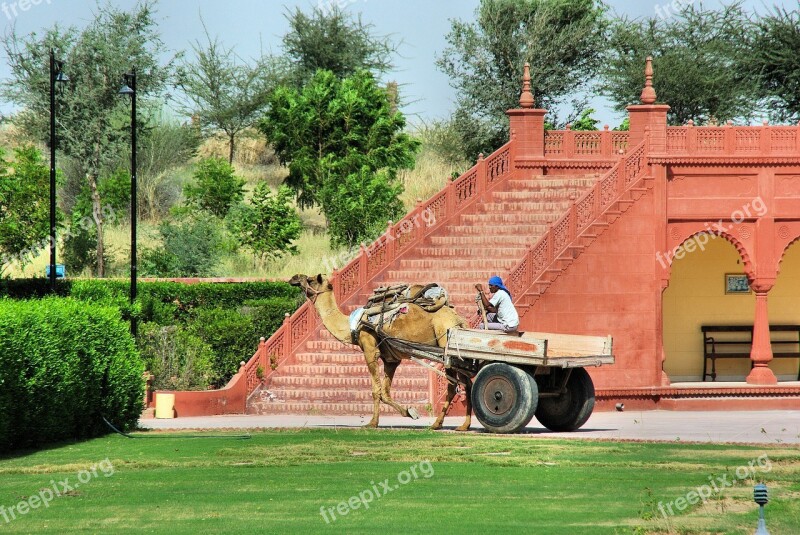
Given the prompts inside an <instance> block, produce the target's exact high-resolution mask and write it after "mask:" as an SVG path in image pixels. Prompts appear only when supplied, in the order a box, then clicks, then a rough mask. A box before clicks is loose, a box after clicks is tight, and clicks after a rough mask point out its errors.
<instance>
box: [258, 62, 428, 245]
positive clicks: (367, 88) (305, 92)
mask: <svg viewBox="0 0 800 535" xmlns="http://www.w3.org/2000/svg"><path fill="white" fill-rule="evenodd" d="M404 127H405V119H404V117H403V115H402V114H400V113H399V112H394V113H393V112H392V111H391V106H390V103H389V99H388V98H387V95H386V90H385V89H383V88H380V87H378V86H377V84H376V83H375V79H374V78H373V76H372V75H371V74H370V73H368V72H366V71H359V72H358V73H356V74H354V75H353V76H351V77H348V78H345V79H344V80H338V79H337V78H336V76H335V75H334V74H333V73H332V72H330V71H317V73H316V74H315V75H314V77H313V78H312V79H311V80H310V81H309V83H308V84H307V85H306V86H305V87H303V88H302V89H294V88H290V87H281V88H278V89H277V90H276V91H275V93H274V94H273V96H272V99H271V101H270V107H269V111H268V112H267V114H266V115H265V117H264V120H263V121H262V122H261V125H260V128H261V130H262V131H263V132H264V134H266V136H267V138H268V139H270V140H272V144H273V147H274V148H275V153H276V154H277V156H278V159H279V160H280V162H281V163H282V164H284V165H288V166H289V176H288V177H287V178H286V184H287V185H288V186H289V187H290V188H292V189H293V190H294V192H295V194H296V195H297V200H298V203H299V204H300V206H301V207H312V206H321V208H322V212H323V213H324V214H325V216H326V218H327V219H328V223H329V224H330V225H331V226H330V227H329V231H330V232H331V241H332V242H333V243H334V244H348V245H355V244H357V243H358V241H360V240H366V239H369V238H372V237H374V236H375V235H376V234H375V229H376V228H378V227H379V226H380V225H385V224H386V221H387V220H389V219H392V218H395V217H396V216H397V215H398V214H399V213H400V210H401V209H402V208H401V205H400V204H399V201H398V200H397V194H398V193H399V192H400V191H401V189H402V186H401V185H400V184H397V183H396V181H397V171H398V170H399V169H410V168H412V167H413V166H414V154H415V153H416V151H417V149H418V147H419V142H418V141H416V140H414V139H412V138H411V137H410V136H408V135H407V134H405V133H403V132H402V130H403V128H404ZM363 188H365V189H363ZM366 205H370V206H383V210H382V211H381V210H371V211H369V212H364V213H361V214H360V213H359V210H360V209H361V208H362V207H364V206H366ZM344 213H346V214H348V215H347V220H348V221H349V222H350V223H351V224H352V225H353V229H350V230H347V229H345V228H344V226H342V225H339V224H337V223H336V221H339V220H342V217H343V214H344ZM359 214H360V215H359Z"/></svg>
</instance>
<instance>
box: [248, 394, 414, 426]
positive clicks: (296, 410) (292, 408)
mask: <svg viewBox="0 0 800 535" xmlns="http://www.w3.org/2000/svg"><path fill="white" fill-rule="evenodd" d="M372 406H373V405H372V402H369V403H355V402H344V403H323V402H298V401H293V402H280V401H274V402H269V401H253V402H252V403H250V404H248V406H247V414H314V415H319V414H322V415H325V414H351V415H361V416H363V417H364V423H365V424H366V423H367V422H368V421H369V419H370V418H371V417H372ZM406 406H410V407H414V408H415V409H417V412H419V415H420V416H429V415H430V414H429V412H428V407H429V403H428V401H427V400H426V401H425V402H418V403H410V404H406ZM380 414H382V415H383V414H387V415H399V414H398V412H397V410H395V409H394V407H390V406H389V405H386V404H385V403H381V405H380Z"/></svg>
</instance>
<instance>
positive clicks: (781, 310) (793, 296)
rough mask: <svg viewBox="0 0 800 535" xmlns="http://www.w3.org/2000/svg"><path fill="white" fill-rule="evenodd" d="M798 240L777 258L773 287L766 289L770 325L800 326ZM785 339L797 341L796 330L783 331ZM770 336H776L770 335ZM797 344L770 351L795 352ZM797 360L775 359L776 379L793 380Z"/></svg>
mask: <svg viewBox="0 0 800 535" xmlns="http://www.w3.org/2000/svg"><path fill="white" fill-rule="evenodd" d="M798 303H800V243H798V242H797V241H795V242H793V243H792V244H790V245H789V246H788V247H787V249H786V250H785V251H784V253H783V258H781V261H780V273H779V274H778V278H777V279H776V281H775V286H773V287H772V290H770V292H769V322H770V324H771V325H780V324H783V325H800V306H798ZM781 338H782V339H784V340H787V341H788V340H793V341H797V340H798V339H797V333H786V335H785V336H782V337H781ZM773 339H775V335H774V334H773ZM798 350H800V347H798V345H797V344H791V345H789V344H781V345H780V347H778V346H777V345H774V346H773V351H776V352H777V351H798ZM799 365H800V364H798V360H797V359H789V358H776V359H774V360H773V361H772V362H770V364H769V367H770V369H772V371H773V373H774V374H775V376H776V377H777V378H778V380H779V381H796V380H797V374H798V366H799Z"/></svg>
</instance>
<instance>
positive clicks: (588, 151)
mask: <svg viewBox="0 0 800 535" xmlns="http://www.w3.org/2000/svg"><path fill="white" fill-rule="evenodd" d="M627 150H628V132H620V131H614V130H609V129H608V126H606V127H604V129H603V130H594V131H576V130H570V129H567V130H546V131H545V133H544V156H545V158H550V159H562V158H563V159H571V160H582V159H587V158H588V159H598V158H600V159H612V158H616V157H618V156H619V155H620V154H624V153H625V152H626V151H627Z"/></svg>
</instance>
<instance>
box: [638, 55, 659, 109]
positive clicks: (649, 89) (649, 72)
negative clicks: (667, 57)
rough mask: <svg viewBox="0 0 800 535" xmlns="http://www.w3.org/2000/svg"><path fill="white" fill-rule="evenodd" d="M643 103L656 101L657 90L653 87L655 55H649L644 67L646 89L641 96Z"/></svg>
mask: <svg viewBox="0 0 800 535" xmlns="http://www.w3.org/2000/svg"><path fill="white" fill-rule="evenodd" d="M639 100H641V101H642V104H655V103H656V90H655V89H653V56H647V59H646V60H645V67H644V89H642V96H640V97H639Z"/></svg>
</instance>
